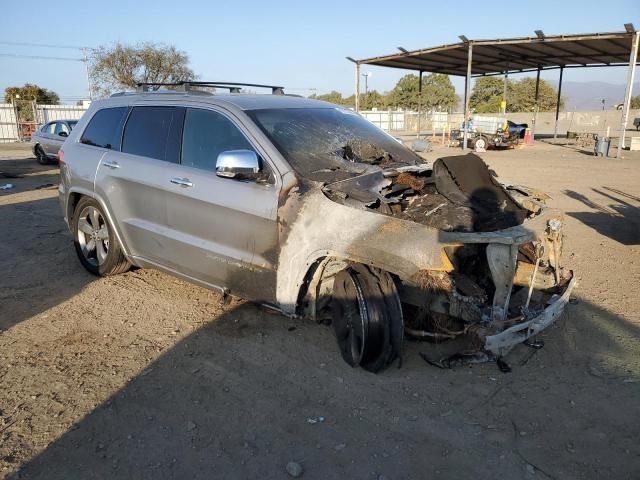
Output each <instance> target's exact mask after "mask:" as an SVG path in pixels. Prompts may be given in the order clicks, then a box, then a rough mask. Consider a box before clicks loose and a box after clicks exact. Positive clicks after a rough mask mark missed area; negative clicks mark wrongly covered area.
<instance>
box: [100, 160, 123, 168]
mask: <svg viewBox="0 0 640 480" xmlns="http://www.w3.org/2000/svg"><path fill="white" fill-rule="evenodd" d="M103 165H104V166H105V167H107V168H110V169H111V170H115V169H116V168H120V164H119V163H118V162H114V161H113V160H107V161H106V162H104V163H103Z"/></svg>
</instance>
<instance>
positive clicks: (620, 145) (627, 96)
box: [616, 32, 640, 158]
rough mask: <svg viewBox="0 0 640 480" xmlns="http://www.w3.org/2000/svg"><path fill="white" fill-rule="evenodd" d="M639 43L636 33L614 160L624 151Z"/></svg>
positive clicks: (632, 43) (632, 45)
mask: <svg viewBox="0 0 640 480" xmlns="http://www.w3.org/2000/svg"><path fill="white" fill-rule="evenodd" d="M639 43H640V32H636V33H635V34H634V35H633V39H632V40H631V55H630V56H629V71H628V72H627V89H626V91H625V94H624V106H623V107H622V119H621V120H620V135H619V136H618V152H617V153H616V158H620V155H621V154H622V149H624V138H625V136H626V133H627V120H628V119H629V107H630V106H631V93H632V89H633V79H634V77H635V74H636V62H637V61H638V44H639Z"/></svg>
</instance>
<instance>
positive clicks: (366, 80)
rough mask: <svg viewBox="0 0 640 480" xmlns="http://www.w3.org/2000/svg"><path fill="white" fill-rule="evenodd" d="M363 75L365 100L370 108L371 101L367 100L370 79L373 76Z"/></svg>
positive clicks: (369, 73) (368, 73) (369, 74)
mask: <svg viewBox="0 0 640 480" xmlns="http://www.w3.org/2000/svg"><path fill="white" fill-rule="evenodd" d="M361 75H362V76H363V77H364V98H365V101H366V102H367V107H368V106H369V105H368V104H369V100H368V98H367V93H368V92H369V77H370V76H371V72H366V73H362V74H361Z"/></svg>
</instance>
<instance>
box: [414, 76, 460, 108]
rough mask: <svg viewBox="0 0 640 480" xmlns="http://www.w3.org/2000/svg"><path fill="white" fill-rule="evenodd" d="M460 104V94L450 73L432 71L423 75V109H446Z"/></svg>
mask: <svg viewBox="0 0 640 480" xmlns="http://www.w3.org/2000/svg"><path fill="white" fill-rule="evenodd" d="M457 104H458V96H457V95H456V89H455V88H454V86H453V84H452V83H451V80H450V79H449V75H444V74H443V73H432V74H431V75H427V76H426V77H422V107H423V108H422V109H423V110H435V111H440V112H441V111H446V110H449V109H452V108H454V107H455V106H456V105H457Z"/></svg>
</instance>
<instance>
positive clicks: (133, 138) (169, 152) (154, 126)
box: [122, 107, 184, 163]
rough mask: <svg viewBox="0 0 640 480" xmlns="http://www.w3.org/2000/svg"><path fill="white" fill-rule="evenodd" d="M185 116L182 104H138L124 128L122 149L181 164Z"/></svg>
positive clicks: (126, 151)
mask: <svg viewBox="0 0 640 480" xmlns="http://www.w3.org/2000/svg"><path fill="white" fill-rule="evenodd" d="M183 117H184V108H181V107H134V109H133V110H132V111H131V115H129V119H128V120H127V124H126V126H125V128H124V137H123V138H122V151H123V152H125V153H131V154H133V155H141V156H143V157H149V158H155V159H157V160H165V161H167V162H172V163H179V162H180V134H181V132H182V121H183Z"/></svg>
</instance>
